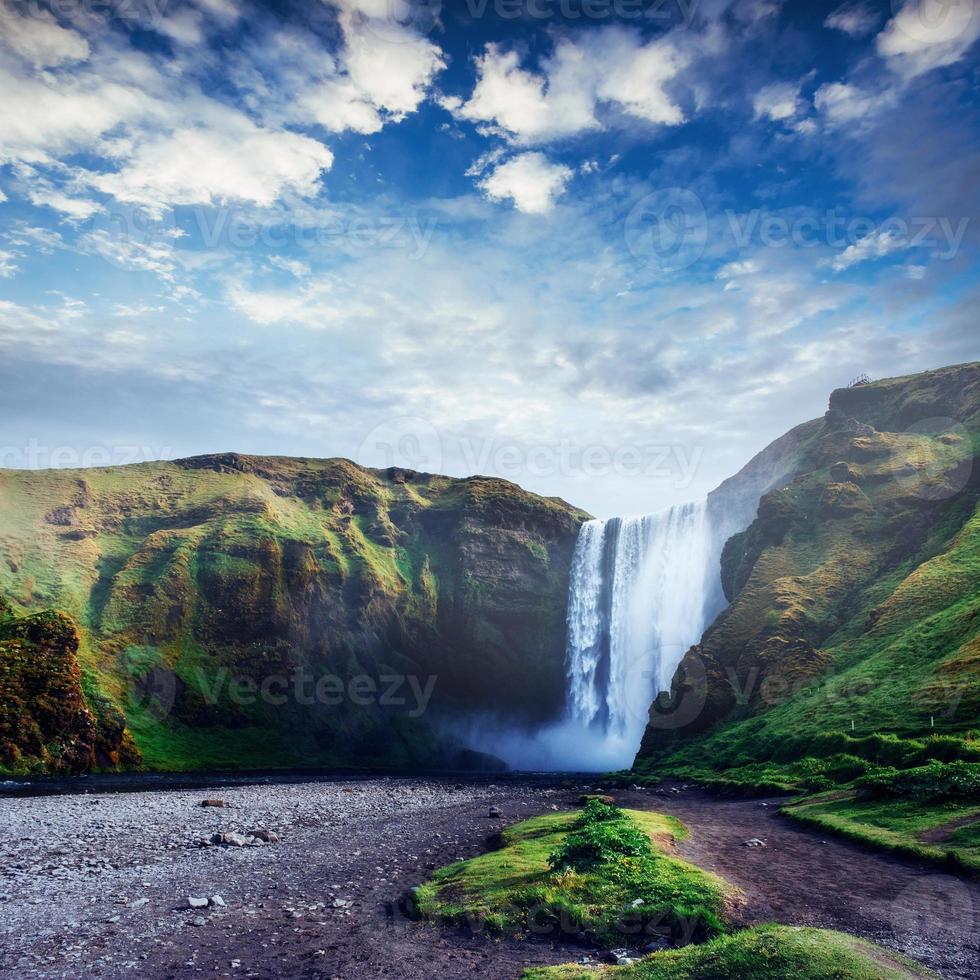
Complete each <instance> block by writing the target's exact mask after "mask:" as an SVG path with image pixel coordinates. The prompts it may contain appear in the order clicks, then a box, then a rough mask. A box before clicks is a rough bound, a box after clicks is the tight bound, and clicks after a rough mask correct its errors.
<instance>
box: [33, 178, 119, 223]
mask: <svg viewBox="0 0 980 980" xmlns="http://www.w3.org/2000/svg"><path fill="white" fill-rule="evenodd" d="M15 172H16V174H17V176H18V177H19V178H20V179H21V181H22V182H23V184H24V186H25V187H26V191H27V197H28V199H29V200H30V202H31V204H33V205H34V206H35V207H49V208H52V209H53V210H55V211H60V212H61V213H62V214H65V215H67V216H68V219H69V220H70V221H84V220H85V219H86V218H91V217H92V215H93V214H95V213H96V212H98V211H100V210H101V206H100V205H99V204H97V203H96V202H95V201H90V200H88V199H86V198H84V197H76V196H74V195H73V194H69V193H66V192H65V190H63V189H61V188H59V187H56V186H55V185H54V184H53V183H52V182H51V181H50V180H48V179H47V178H46V177H43V176H42V175H41V174H40V173H38V171H37V170H36V169H35V168H34V167H30V166H26V165H23V164H22V165H19V166H17V167H15ZM70 186H71V190H72V191H75V190H76V188H75V187H74V186H73V185H70Z"/></svg>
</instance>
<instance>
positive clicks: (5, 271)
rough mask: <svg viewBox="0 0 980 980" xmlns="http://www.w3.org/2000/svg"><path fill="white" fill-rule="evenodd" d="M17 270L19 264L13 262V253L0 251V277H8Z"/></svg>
mask: <svg viewBox="0 0 980 980" xmlns="http://www.w3.org/2000/svg"><path fill="white" fill-rule="evenodd" d="M18 271H19V266H18V265H17V264H16V263H15V262H14V253H13V252H0V279H10V278H11V277H12V276H13V275H14V273H16V272H18Z"/></svg>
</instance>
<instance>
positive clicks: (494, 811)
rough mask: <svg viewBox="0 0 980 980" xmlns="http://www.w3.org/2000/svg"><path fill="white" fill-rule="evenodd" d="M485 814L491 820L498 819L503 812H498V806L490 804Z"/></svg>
mask: <svg viewBox="0 0 980 980" xmlns="http://www.w3.org/2000/svg"><path fill="white" fill-rule="evenodd" d="M487 816H488V817H490V819H491V820H499V819H500V818H501V817H502V816H503V814H502V813H501V812H500V810H499V808H497V807H495V806H492V807H490V809H489V810H488V811H487Z"/></svg>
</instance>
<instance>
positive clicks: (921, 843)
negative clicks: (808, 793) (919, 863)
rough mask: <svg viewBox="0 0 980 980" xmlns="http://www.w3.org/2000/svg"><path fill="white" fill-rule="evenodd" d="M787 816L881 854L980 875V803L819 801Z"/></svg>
mask: <svg viewBox="0 0 980 980" xmlns="http://www.w3.org/2000/svg"><path fill="white" fill-rule="evenodd" d="M781 812H782V813H783V814H784V815H785V816H787V817H790V818H791V819H793V820H797V821H799V822H800V823H804V824H808V825H809V826H813V827H819V828H820V829H821V830H829V831H833V832H834V833H837V834H840V835H842V836H844V837H847V838H848V839H850V840H854V841H858V842H859V843H862V844H867V845H869V846H871V847H874V848H876V849H879V850H885V851H892V852H894V853H898V854H903V855H905V856H907V857H913V858H918V859H920V860H925V861H929V862H930V863H935V864H940V865H943V866H945V867H950V868H953V869H954V870H961V871H967V872H968V873H972V874H978V873H980V826H973V825H972V818H974V817H975V818H976V820H977V821H978V822H980V805H978V804H977V803H975V802H974V803H969V802H963V801H958V802H936V801H921V800H893V799H885V800H873V799H859V798H857V797H855V796H849V797H846V798H844V799H840V798H836V799H821V798H820V797H816V798H814V799H812V800H804V801H802V802H801V803H797V804H793V805H790V806H785V807H783V809H782V811H781ZM964 821H966V823H965V824H964Z"/></svg>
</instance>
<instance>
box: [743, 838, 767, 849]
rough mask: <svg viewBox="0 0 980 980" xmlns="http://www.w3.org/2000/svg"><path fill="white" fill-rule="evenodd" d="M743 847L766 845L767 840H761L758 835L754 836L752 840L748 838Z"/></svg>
mask: <svg viewBox="0 0 980 980" xmlns="http://www.w3.org/2000/svg"><path fill="white" fill-rule="evenodd" d="M742 846H743V847H765V846H766V842H765V841H764V840H759V838H758V837H753V838H752V839H751V840H747V841H746V842H745V843H744V844H743V845H742Z"/></svg>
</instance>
